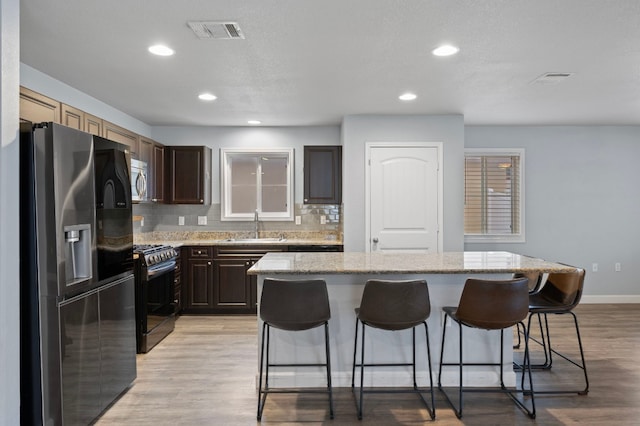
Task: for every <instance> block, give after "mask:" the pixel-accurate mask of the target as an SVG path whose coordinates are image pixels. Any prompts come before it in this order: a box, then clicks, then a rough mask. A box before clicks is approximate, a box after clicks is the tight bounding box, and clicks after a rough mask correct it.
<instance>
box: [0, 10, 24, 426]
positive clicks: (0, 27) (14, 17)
mask: <svg viewBox="0 0 640 426" xmlns="http://www.w3.org/2000/svg"><path fill="white" fill-rule="evenodd" d="M19 12H20V1H19V0H0V71H1V72H2V80H1V82H0V85H1V86H0V206H1V208H2V212H1V213H0V277H1V278H0V425H17V424H20V358H19V357H20V337H19V336H20V335H19V331H20V327H19V318H20V314H19V305H18V303H17V302H18V300H20V297H19V294H20V293H19V290H20V270H19V264H20V258H19V255H18V251H17V250H16V247H17V245H16V243H17V242H18V241H19V218H18V202H19V198H18V197H19V190H18V184H19V183H18V179H17V178H16V176H17V175H18V171H19V167H18V162H19V161H18V160H19V155H20V151H19V148H18V144H19V140H18V121H19V117H20V115H19V111H18V105H19V98H18V93H19V92H18V86H19V83H18V82H19V64H20V62H19V61H20V17H19V15H20V13H19Z"/></svg>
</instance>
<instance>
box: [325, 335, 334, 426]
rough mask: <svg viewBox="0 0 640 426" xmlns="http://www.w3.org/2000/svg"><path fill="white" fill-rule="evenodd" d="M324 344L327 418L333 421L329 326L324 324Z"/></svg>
mask: <svg viewBox="0 0 640 426" xmlns="http://www.w3.org/2000/svg"><path fill="white" fill-rule="evenodd" d="M324 343H325V351H326V352H325V353H326V356H327V390H328V391H329V417H330V418H331V419H333V387H332V386H331V351H330V350H329V324H328V323H324Z"/></svg>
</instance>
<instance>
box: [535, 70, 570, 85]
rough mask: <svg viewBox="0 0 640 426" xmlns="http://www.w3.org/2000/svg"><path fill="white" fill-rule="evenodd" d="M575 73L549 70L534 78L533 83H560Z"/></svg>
mask: <svg viewBox="0 0 640 426" xmlns="http://www.w3.org/2000/svg"><path fill="white" fill-rule="evenodd" d="M573 74H574V73H572V72H548V73H545V74H542V75H541V76H540V77H538V78H536V79H535V80H533V81H532V82H531V84H558V83H561V82H563V81H565V80H566V79H568V78H569V77H571V76H572V75H573Z"/></svg>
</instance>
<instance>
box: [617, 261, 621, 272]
mask: <svg viewBox="0 0 640 426" xmlns="http://www.w3.org/2000/svg"><path fill="white" fill-rule="evenodd" d="M615 270H616V272H620V271H622V265H621V264H620V262H616V264H615Z"/></svg>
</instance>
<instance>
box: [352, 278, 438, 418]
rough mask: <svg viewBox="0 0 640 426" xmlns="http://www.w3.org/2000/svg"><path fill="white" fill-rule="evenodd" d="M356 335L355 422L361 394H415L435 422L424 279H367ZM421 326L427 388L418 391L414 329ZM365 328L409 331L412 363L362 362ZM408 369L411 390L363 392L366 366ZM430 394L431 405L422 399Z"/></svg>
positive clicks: (429, 312) (358, 309)
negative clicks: (359, 338) (359, 333)
mask: <svg viewBox="0 0 640 426" xmlns="http://www.w3.org/2000/svg"><path fill="white" fill-rule="evenodd" d="M355 312H356V332H355V339H354V348H353V369H352V372H351V387H352V388H353V389H354V394H355V374H356V367H360V388H359V395H358V396H356V409H357V411H358V419H362V405H363V394H364V393H406V392H411V393H416V394H418V396H419V397H420V399H421V400H422V402H423V403H424V405H425V406H426V407H427V411H428V412H429V416H430V417H431V419H435V416H436V412H435V405H434V395H433V378H432V373H431V372H432V369H431V349H430V345H429V327H428V325H427V318H429V315H430V314H431V302H430V300H429V288H428V287H427V282H426V281H425V280H409V281H388V280H369V281H367V282H366V283H365V286H364V291H363V293H362V300H361V301H360V307H359V308H356V310H355ZM359 324H360V325H361V327H362V338H361V344H360V362H359V363H356V355H357V352H358V325H359ZM420 324H422V325H424V328H425V336H426V341H427V360H428V364H429V382H430V384H429V389H428V390H426V389H421V388H419V387H418V385H417V380H416V327H417V326H419V325H420ZM365 326H368V327H373V328H377V329H381V330H388V331H400V330H408V329H411V330H412V338H413V340H412V342H413V359H412V362H411V363H385V364H380V363H376V364H372V363H365V350H364V348H365ZM381 366H384V367H411V368H412V373H413V386H412V387H411V388H410V389H389V388H385V389H366V390H365V389H364V368H365V367H381ZM426 392H430V394H431V406H429V404H428V403H427V401H426V400H425V399H424V396H423V395H422V394H423V393H426Z"/></svg>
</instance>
